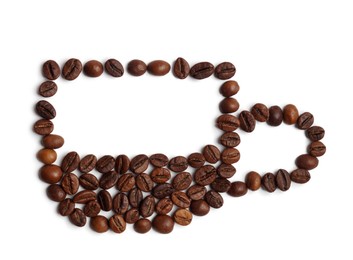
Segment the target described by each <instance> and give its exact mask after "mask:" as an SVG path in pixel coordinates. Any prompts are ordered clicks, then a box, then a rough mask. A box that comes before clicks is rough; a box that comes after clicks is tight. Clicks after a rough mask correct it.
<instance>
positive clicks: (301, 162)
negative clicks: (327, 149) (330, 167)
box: [295, 154, 319, 170]
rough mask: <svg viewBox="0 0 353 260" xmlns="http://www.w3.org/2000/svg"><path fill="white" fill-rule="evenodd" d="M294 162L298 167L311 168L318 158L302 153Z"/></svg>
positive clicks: (316, 164) (316, 163)
mask: <svg viewBox="0 0 353 260" xmlns="http://www.w3.org/2000/svg"><path fill="white" fill-rule="evenodd" d="M295 163H296V165H297V167H298V168H300V169H305V170H312V169H314V168H316V167H317V166H318V164H319V160H318V159H317V158H316V157H314V156H311V155H309V154H302V155H299V156H298V157H297V159H296V160H295Z"/></svg>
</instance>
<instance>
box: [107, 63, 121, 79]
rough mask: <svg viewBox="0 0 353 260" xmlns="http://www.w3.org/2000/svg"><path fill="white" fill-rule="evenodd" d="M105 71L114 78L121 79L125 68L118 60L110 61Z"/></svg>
mask: <svg viewBox="0 0 353 260" xmlns="http://www.w3.org/2000/svg"><path fill="white" fill-rule="evenodd" d="M104 68H105V71H106V72H107V73H108V74H109V75H110V76H113V77H116V78H117V77H121V76H122V75H124V67H123V65H121V63H120V62H119V61H118V60H116V59H109V60H107V61H106V62H105V64H104Z"/></svg>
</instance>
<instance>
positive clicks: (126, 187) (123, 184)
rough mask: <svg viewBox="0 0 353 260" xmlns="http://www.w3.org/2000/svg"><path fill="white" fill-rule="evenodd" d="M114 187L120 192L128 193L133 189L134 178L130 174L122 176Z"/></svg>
mask: <svg viewBox="0 0 353 260" xmlns="http://www.w3.org/2000/svg"><path fill="white" fill-rule="evenodd" d="M116 187H117V188H118V190H120V191H122V192H128V191H130V190H132V189H133V188H134V187H135V177H134V175H133V174H132V173H125V174H122V175H121V176H120V178H119V180H118V182H117V185H116Z"/></svg>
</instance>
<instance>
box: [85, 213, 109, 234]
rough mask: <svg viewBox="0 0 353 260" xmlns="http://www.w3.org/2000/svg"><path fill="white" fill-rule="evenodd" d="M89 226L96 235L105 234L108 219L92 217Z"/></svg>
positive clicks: (107, 227)
mask: <svg viewBox="0 0 353 260" xmlns="http://www.w3.org/2000/svg"><path fill="white" fill-rule="evenodd" d="M90 226H91V228H92V229H93V230H94V231H96V232H98V233H104V232H107V231H108V229H109V224H108V219H107V218H106V217H104V216H95V217H92V218H91V222H90Z"/></svg>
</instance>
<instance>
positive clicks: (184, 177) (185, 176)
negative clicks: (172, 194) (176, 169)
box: [172, 172, 192, 190]
mask: <svg viewBox="0 0 353 260" xmlns="http://www.w3.org/2000/svg"><path fill="white" fill-rule="evenodd" d="M191 182H192V177H191V174H190V173H188V172H181V173H178V174H177V175H175V177H174V178H173V180H172V185H173V187H174V189H175V190H185V189H187V188H189V186H190V184H191Z"/></svg>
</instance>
